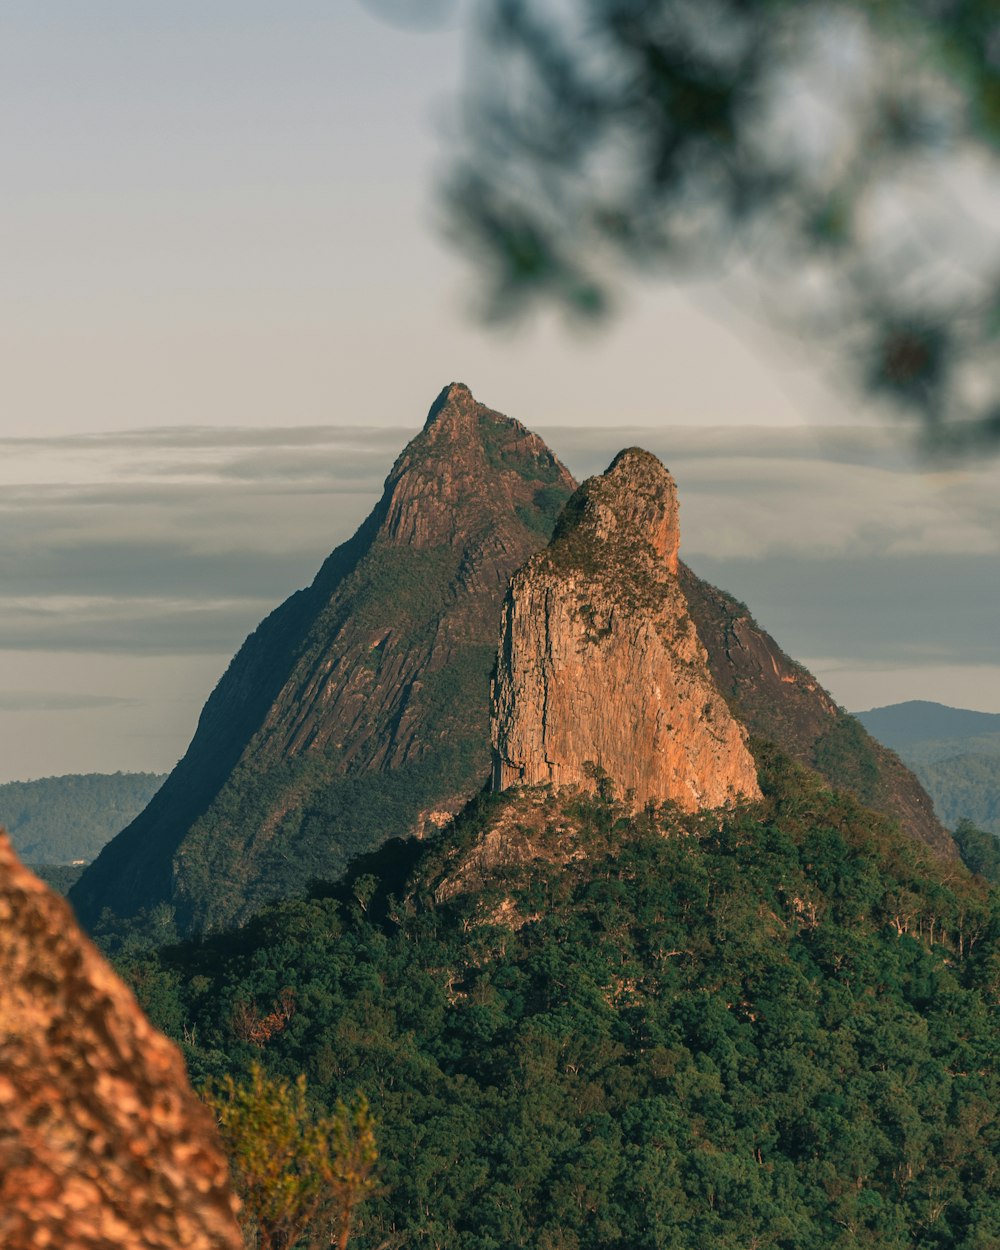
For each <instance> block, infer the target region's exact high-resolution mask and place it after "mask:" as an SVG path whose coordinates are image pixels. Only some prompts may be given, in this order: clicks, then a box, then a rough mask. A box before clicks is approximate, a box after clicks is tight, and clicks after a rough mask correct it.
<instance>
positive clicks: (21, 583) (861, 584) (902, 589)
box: [0, 426, 1000, 663]
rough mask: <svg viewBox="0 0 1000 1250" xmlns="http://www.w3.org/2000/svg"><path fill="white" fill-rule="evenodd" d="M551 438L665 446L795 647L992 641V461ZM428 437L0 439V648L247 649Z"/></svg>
mask: <svg viewBox="0 0 1000 1250" xmlns="http://www.w3.org/2000/svg"><path fill="white" fill-rule="evenodd" d="M544 434H545V437H546V438H547V441H548V442H549V444H550V446H552V448H553V449H554V450H555V451H556V453H557V454H558V455H559V456H560V457H561V458H562V459H563V460H564V461H565V463H567V465H568V466H569V467H570V468H571V469H572V471H573V472H574V473H576V475H577V476H578V477H581V478H582V477H584V476H587V475H589V474H590V473H593V472H600V471H602V470H603V469H604V468H605V467H606V466H607V465H608V463H609V462H610V461H611V459H612V458H613V457H614V455H615V454H616V453H617V452H618V451H619V450H620V449H621V448H622V447H623V446H628V445H631V444H638V445H641V446H645V447H647V448H648V449H649V450H651V451H653V452H655V453H656V454H657V455H659V456H660V457H661V459H663V461H664V463H666V464H667V465H668V467H669V468H670V469H671V471H672V472H673V474H674V476H675V478H676V479H677V481H678V484H679V488H680V492H681V523H682V534H683V541H682V553H683V555H684V557H685V558H686V559H688V560H689V561H690V562H691V563H692V564H693V565H694V567H695V568H696V569H698V570H705V572H706V575H707V576H708V577H709V579H710V580H712V581H715V582H717V583H718V584H721V585H723V586H724V587H726V588H727V589H730V590H732V591H733V592H734V593H736V594H737V595H738V596H739V597H740V598H743V599H745V600H746V601H747V602H748V603H750V605H751V607H752V608H753V609H754V610H755V611H757V612H758V613H759V614H760V616H761V618H762V623H764V624H765V625H767V626H768V627H769V628H771V629H772V632H774V633H775V635H776V636H777V637H778V639H779V641H781V642H782V644H783V645H784V646H786V648H787V649H789V650H790V651H792V653H793V654H794V653H796V652H800V653H803V654H813V655H815V654H840V652H841V651H843V650H844V649H845V648H846V649H847V650H848V651H850V652H851V654H853V655H854V656H855V657H856V658H857V660H858V662H859V663H867V662H869V661H871V662H884V663H888V662H889V661H890V659H891V657H892V656H893V655H894V654H901V653H902V652H903V651H904V650H906V649H907V648H909V650H908V651H907V654H909V655H910V656H911V657H912V658H913V662H914V663H920V662H927V663H930V662H932V661H934V660H935V657H936V659H937V660H941V659H942V658H947V657H951V658H954V660H955V662H956V663H969V662H971V660H972V658H973V657H979V658H981V659H983V660H984V662H987V661H988V662H993V659H994V658H995V656H996V649H995V646H994V643H993V641H992V639H993V635H994V634H995V633H996V631H995V629H994V628H993V627H992V625H991V622H995V621H996V620H997V619H998V616H1000V611H998V609H1000V601H998V599H997V596H996V595H995V594H994V593H993V592H992V591H991V590H989V587H992V586H997V585H1000V488H998V471H997V466H995V465H978V466H972V467H967V468H965V469H963V470H962V471H961V472H954V473H953V472H949V471H948V470H946V469H943V468H942V467H941V466H932V467H930V468H927V467H926V466H925V467H923V468H921V466H920V464H919V463H918V461H917V460H916V459H915V456H914V454H913V453H912V451H911V450H910V449H909V448H908V446H907V445H906V444H905V443H904V441H903V440H902V438H901V437H900V436H899V435H898V434H897V432H895V431H891V430H890V431H886V430H883V429H874V428H857V429H855V428H847V427H840V428H836V429H833V428H831V429H821V428H817V427H806V428H788V427H781V428H768V427H759V428H754V427H739V428H733V427H726V428H722V427H717V428H704V427H691V426H685V427H675V428H669V427H661V428H645V429H638V428H628V427H619V428H617V429H614V430H607V429H604V430H596V429H592V428H588V429H584V428H575V427H559V428H553V429H549V430H546V431H544ZM411 435H412V431H408V430H403V429H388V428H386V429H364V428H361V427H336V426H308V427H295V428H291V429H259V428H246V429H231V428H224V429H212V428H209V427H177V428H167V427H164V428H161V429H157V430H152V431H142V432H132V433H125V434H121V433H109V434H101V435H86V436H77V437H75V438H70V439H6V440H0V451H2V452H3V455H2V456H0V486H2V487H3V490H2V492H0V522H2V524H3V528H4V544H3V546H2V548H0V587H2V591H0V646H7V647H10V648H17V649H21V650H23V651H28V650H30V651H33V652H38V651H39V650H43V649H46V648H53V649H60V648H62V649H68V650H75V651H86V650H90V651H93V652H100V653H104V654H107V653H111V652H115V651H120V652H122V653H127V654H145V655H153V654H163V655H168V654H177V655H192V654H198V653H203V654H225V653H231V652H233V651H235V649H236V648H237V647H238V646H239V645H240V643H241V642H242V640H243V638H244V637H245V635H246V634H247V633H248V632H249V630H251V629H252V628H253V627H254V626H255V625H256V624H257V622H258V621H259V620H260V619H261V618H262V617H263V616H265V615H266V614H267V612H268V611H270V609H271V608H272V607H274V606H276V605H277V604H278V603H279V602H281V601H282V600H283V599H284V598H286V597H287V596H288V595H289V594H290V593H292V592H293V591H294V590H296V589H298V588H300V587H302V586H305V585H308V584H309V582H311V580H312V578H313V577H314V575H315V573H316V571H317V569H318V568H319V566H320V564H321V563H322V561H323V559H324V558H325V557H326V556H327V555H328V554H329V552H330V551H331V550H332V549H333V548H334V547H335V546H337V545H338V544H339V543H340V542H342V541H344V540H345V539H346V538H348V537H349V536H350V535H351V534H352V533H353V532H354V530H355V529H356V528H357V526H358V525H359V524H360V522H361V521H362V519H363V518H364V516H365V515H366V514H367V513H368V511H369V510H370V508H371V507H372V506H373V504H374V503H375V501H376V500H377V498H378V496H379V494H380V493H381V488H382V481H383V479H384V478H385V476H386V474H387V473H388V471H389V469H390V468H391V466H392V463H393V461H394V460H395V458H396V456H397V455H398V454H399V452H400V450H401V449H402V447H403V445H404V444H405V442H406V441H407V440H408V438H409V437H410V436H411ZM921 657H923V658H922V659H921Z"/></svg>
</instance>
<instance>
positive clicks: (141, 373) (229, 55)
mask: <svg viewBox="0 0 1000 1250" xmlns="http://www.w3.org/2000/svg"><path fill="white" fill-rule="evenodd" d="M387 3H388V0H381V4H382V6H383V7H384V5H385V4H387ZM462 21H463V19H462V9H461V6H459V7H458V8H456V17H455V19H454V21H453V22H451V23H450V24H448V23H446V24H445V25H444V26H443V27H442V28H439V29H434V30H431V31H422V32H414V31H412V30H403V29H399V28H397V27H394V26H393V25H391V24H389V23H387V22H386V21H384V20H380V18H379V16H378V13H377V12H376V11H375V5H374V0H370V3H369V4H367V5H364V4H362V3H360V0H335V2H331V0H325V2H324V3H320V2H318V0H317V2H315V3H314V2H311V0H305V2H303V0H286V2H285V3H283V4H281V5H280V6H279V5H277V4H275V3H264V2H262V0H239V3H235V2H233V3H230V2H227V0H213V3H211V4H207V5H206V4H205V3H204V2H203V0H199V2H197V3H194V2H189V0H172V3H171V4H170V5H146V4H142V5H137V4H135V3H134V0H93V2H92V3H89V4H88V5H86V6H83V5H79V4H78V3H75V0H65V2H60V0H32V2H31V3H25V2H22V0H0V145H2V148H3V151H4V153H5V160H4V171H3V174H2V178H3V184H4V185H3V198H4V214H3V224H2V226H0V247H2V256H3V268H4V282H3V284H2V288H0V413H2V422H0V444H2V455H0V485H2V492H0V524H2V526H3V536H4V541H3V543H2V544H0V565H2V569H3V577H2V579H0V725H2V734H0V745H2V752H0V781H3V780H10V779H27V778H31V777H37V776H46V775H53V774H58V773H64V772H78V771H91V770H96V771H115V770H117V769H122V770H134V769H151V770H157V771H160V770H165V769H168V768H169V767H171V766H172V764H173V763H174V762H175V761H176V760H177V758H178V757H179V756H180V755H181V754H182V753H183V750H184V749H185V746H186V744H187V741H188V740H189V739H190V736H191V733H192V732H193V729H194V725H195V722H196V719H197V714H198V711H199V709H200V707H201V705H202V703H203V702H204V700H205V698H206V697H207V694H208V693H209V691H210V690H211V688H212V686H213V685H214V683H215V682H216V681H217V680H218V678H219V676H220V675H221V673H222V672H223V670H224V669H225V666H226V664H227V663H228V660H229V658H230V657H231V655H232V654H233V653H234V652H235V650H236V649H237V648H238V646H239V644H240V643H241V641H242V640H243V638H244V636H245V635H246V634H247V633H248V632H249V631H250V630H251V629H252V628H253V627H254V626H255V624H256V623H257V622H258V621H259V620H260V619H261V617H262V616H264V615H265V614H266V613H267V612H268V611H269V610H270V609H271V608H272V607H273V606H275V605H276V604H277V603H278V602H280V600H281V599H282V598H284V597H285V596H286V595H287V594H289V593H291V592H292V591H293V590H295V589H297V588H298V587H300V586H302V585H304V584H306V583H308V582H309V581H310V580H311V578H312V576H313V574H314V573H315V571H316V569H317V568H318V566H319V564H320V562H321V561H322V559H323V558H324V556H325V555H326V554H327V553H328V552H329V551H330V550H331V549H332V547H333V546H335V545H336V544H337V543H338V542H340V541H342V540H343V539H345V538H346V537H348V536H349V535H350V533H351V532H353V530H354V529H355V528H356V527H357V525H358V524H359V523H360V522H361V520H362V519H363V517H364V515H365V514H366V512H367V511H368V509H369V508H370V507H371V505H372V504H373V502H374V501H375V499H376V498H377V496H378V493H379V491H380V488H381V482H382V480H383V478H384V477H385V475H386V473H387V472H388V469H389V467H390V465H391V463H392V461H393V459H394V458H395V456H396V454H397V453H398V452H399V450H400V449H401V447H402V446H403V445H404V443H405V442H406V441H407V440H408V438H410V437H412V435H413V434H414V433H415V432H416V431H417V430H418V429H419V427H420V425H421V424H422V423H423V420H424V417H425V415H426V411H427V408H428V407H429V405H430V403H431V401H432V400H433V399H434V397H435V395H436V394H437V392H438V391H439V390H440V389H441V387H442V386H443V385H445V384H446V383H448V382H450V381H453V380H459V381H464V382H466V383H467V384H468V385H469V386H470V387H471V388H472V390H473V392H474V393H475V394H476V396H477V397H478V398H479V399H481V400H482V401H484V402H485V403H488V404H489V405H490V406H492V407H494V408H498V409H500V410H501V411H504V412H507V413H508V414H509V415H511V416H514V417H517V418H518V419H519V420H521V421H523V422H524V423H525V424H527V425H528V426H530V427H531V428H533V429H536V430H537V431H538V432H539V433H541V434H542V435H543V437H545V438H546V439H547V441H548V442H549V444H550V446H552V448H553V450H554V451H555V452H556V453H557V454H558V455H559V456H560V457H561V458H562V459H563V460H564V461H565V462H566V463H567V464H568V466H569V467H570V468H571V469H572V470H573V472H574V473H575V474H576V475H577V476H578V477H582V476H585V475H587V474H589V473H592V472H597V471H600V470H601V469H603V468H604V467H606V465H607V463H608V462H609V461H610V460H611V458H612V457H613V455H614V453H615V452H616V451H617V450H619V448H620V447H621V446H624V445H628V444H631V443H638V444H641V445H643V446H646V447H648V448H649V449H650V450H652V451H654V452H656V453H657V454H658V455H660V456H661V458H662V459H663V460H664V462H665V463H666V464H667V465H668V467H670V469H671V471H672V472H673V473H674V475H675V477H676V478H677V481H678V484H679V487H680V492H681V507H682V528H683V542H682V552H683V554H684V555H685V557H686V558H687V559H688V560H689V562H690V563H691V564H692V565H693V566H694V568H695V569H696V571H698V572H699V573H701V574H702V575H703V576H706V577H708V578H709V580H711V581H713V582H716V583H717V584H719V585H722V586H724V587H725V588H726V589H728V590H730V591H732V592H733V593H734V594H736V595H737V596H738V597H739V598H741V599H743V600H745V601H746V602H747V603H748V605H749V606H750V607H751V609H752V610H753V611H754V613H755V615H756V616H757V617H758V619H759V620H760V621H761V623H762V624H763V625H764V626H765V627H766V628H768V629H770V630H771V631H772V632H773V633H774V634H775V636H776V637H777V639H778V641H779V642H780V643H781V644H782V645H783V646H784V647H785V649H786V650H788V651H790V652H791V653H792V654H793V655H794V656H795V657H796V658H798V659H800V660H802V661H803V662H804V663H806V664H807V665H809V666H810V667H811V668H812V669H813V671H814V672H815V673H816V674H817V675H818V676H819V677H820V678H821V680H822V681H823V682H824V683H825V684H826V685H827V687H828V688H829V689H830V690H831V692H832V693H833V694H834V696H835V698H837V699H838V701H839V702H841V703H842V704H844V705H845V706H847V707H849V708H852V709H862V708H866V707H870V706H875V705H879V704H884V703H890V702H896V701H900V700H903V699H907V698H927V699H934V700H937V701H940V702H946V703H951V704H953V705H956V706H965V707H975V708H981V709H982V710H986V711H1000V630H997V628H996V624H997V619H998V610H1000V502H998V501H1000V489H998V487H1000V472H998V465H997V463H996V462H995V461H988V460H987V461H978V462H976V463H975V464H968V465H966V466H964V467H962V468H957V467H944V466H941V465H926V464H924V463H923V462H921V460H920V458H919V456H918V454H917V453H916V452H915V451H914V450H913V449H912V448H911V447H910V444H909V441H908V436H907V433H906V431H905V429H904V428H902V427H896V426H887V425H886V422H885V419H884V414H880V413H877V412H874V411H873V410H872V409H871V407H870V405H869V404H868V403H867V402H866V401H865V400H864V398H863V397H861V396H859V395H858V393H857V392H856V391H855V390H854V389H853V388H852V386H851V384H850V382H849V381H848V380H845V379H844V378H843V377H842V376H841V374H840V373H839V372H838V369H837V364H836V362H835V361H833V360H831V359H830V358H829V357H828V356H824V355H822V354H820V353H819V352H815V351H810V350H808V349H806V348H803V346H802V345H800V344H793V343H792V342H791V341H790V340H788V339H787V338H785V337H783V335H782V332H781V331H779V330H777V329H774V328H772V327H770V326H769V325H768V324H767V322H766V321H765V320H763V319H762V318H760V317H758V316H757V315H756V314H755V305H754V299H753V296H752V295H750V296H748V295H747V292H746V289H745V288H744V287H741V286H740V287H738V286H735V285H734V284H732V283H729V284H726V283H723V284H719V283H717V282H715V281H709V280H705V281H702V282H700V283H697V284H692V283H687V284H686V285H684V286H681V287H677V286H670V285H668V284H666V283H663V282H653V281H652V280H650V281H649V282H647V283H646V284H644V285H642V286H641V287H640V288H639V289H636V290H633V292H632V293H631V295H630V297H629V298H628V300H627V301H626V303H625V306H624V308H623V311H622V314H621V316H620V317H619V318H618V319H617V320H616V321H615V322H614V323H612V325H611V326H610V327H609V328H608V329H606V330H604V331H602V332H600V333H596V332H590V333H588V334H586V335H581V334H580V333H579V332H578V331H577V332H574V331H570V330H568V329H567V328H566V327H564V326H562V325H561V324H560V323H559V322H558V321H557V320H556V319H555V318H554V317H547V316H543V317H542V318H540V319H538V320H536V321H534V322H532V323H530V324H528V325H526V326H523V327H521V328H519V329H518V330H517V331H516V332H515V331H506V330H505V331H497V330H496V329H487V328H485V327H483V326H482V325H481V324H480V323H479V322H478V321H477V320H476V318H475V317H474V316H473V314H472V309H473V307H474V305H475V303H476V296H477V278H476V274H475V272H474V270H473V269H472V268H471V267H470V266H469V265H468V264H467V263H466V262H465V261H464V260H463V258H461V257H459V256H458V255H456V254H455V253H454V252H453V250H452V249H451V248H450V247H449V244H448V241H447V239H446V238H445V237H444V235H443V232H442V230H441V220H440V218H441V214H440V210H439V209H438V207H437V204H436V200H435V179H436V178H437V177H439V176H440V174H441V173H442V172H443V170H444V169H445V168H446V164H447V158H448V153H449V150H450V145H451V143H452V140H453V136H454V133H455V127H456V123H455V118H454V95H455V92H456V90H457V88H458V87H459V85H460V83H461V79H462V64H463V57H462V47H463V27H462Z"/></svg>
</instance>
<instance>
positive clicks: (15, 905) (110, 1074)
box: [0, 832, 243, 1250]
mask: <svg viewBox="0 0 1000 1250" xmlns="http://www.w3.org/2000/svg"><path fill="white" fill-rule="evenodd" d="M234 1212H235V1200H234V1198H233V1197H232V1194H231V1192H230V1189H229V1178H228V1170H227V1166H226V1163H225V1160H224V1158H223V1155H222V1151H221V1150H220V1148H219V1144H218V1141H217V1139H216V1133H215V1126H214V1124H213V1122H212V1118H211V1116H210V1114H209V1112H208V1110H207V1109H206V1108H205V1107H203V1106H202V1105H201V1103H200V1102H199V1101H198V1099H197V1098H196V1097H195V1095H194V1094H193V1093H192V1091H191V1088H190V1086H189V1085H188V1082H187V1077H186V1075H185V1072H184V1065H183V1063H182V1061H181V1057H180V1055H179V1053H178V1052H177V1050H176V1048H175V1047H174V1046H173V1045H172V1044H171V1043H170V1042H168V1041H167V1039H166V1038H165V1037H163V1036H161V1035H160V1034H159V1033H157V1031H156V1030H155V1029H154V1028H153V1026H152V1025H151V1024H150V1023H149V1021H148V1020H147V1019H146V1018H145V1016H144V1015H143V1014H142V1012H141V1011H140V1010H139V1007H138V1006H137V1004H136V1002H135V999H134V998H133V997H132V995H131V993H130V992H129V991H128V990H127V989H126V988H125V986H124V985H123V984H122V982H121V981H120V980H119V979H118V977H117V976H116V975H115V973H114V972H113V971H112V970H111V968H110V967H108V965H107V964H106V963H105V962H104V960H103V959H102V958H101V956H100V955H99V954H98V953H97V951H96V950H95V949H94V947H93V946H92V945H91V944H90V942H89V941H87V939H86V938H85V937H83V935H82V934H81V933H80V931H79V929H78V928H77V925H76V923H75V921H74V920H73V917H72V914H71V912H70V909H69V907H68V906H67V905H66V904H65V903H64V902H63V901H62V899H59V898H57V897H56V896H55V895H54V894H52V893H51V892H50V891H49V890H48V888H47V887H46V886H44V885H43V884H42V882H41V881H39V880H38V879H37V877H35V876H34V875H33V874H32V873H30V872H29V871H28V870H27V869H26V868H24V867H23V866H22V865H21V864H20V863H19V862H18V860H17V858H16V856H15V855H14V852H13V851H12V850H11V847H10V843H9V842H8V841H7V837H6V835H5V834H3V833H2V832H0V1245H2V1246H3V1247H4V1250H29V1247H30V1248H31V1250H36V1248H38V1247H42V1246H51V1247H53V1248H55V1247H58V1250H111V1248H113V1247H122V1248H123V1250H124V1248H127V1250H179V1248H180V1247H184V1250H237V1248H238V1247H240V1246H242V1244H243V1243H242V1239H241V1237H240V1234H239V1230H238V1228H237V1225H236V1220H235V1218H234Z"/></svg>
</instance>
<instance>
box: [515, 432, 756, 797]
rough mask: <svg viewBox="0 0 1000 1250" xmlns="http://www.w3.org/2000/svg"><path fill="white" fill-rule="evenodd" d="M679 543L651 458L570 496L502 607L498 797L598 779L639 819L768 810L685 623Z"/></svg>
mask: <svg viewBox="0 0 1000 1250" xmlns="http://www.w3.org/2000/svg"><path fill="white" fill-rule="evenodd" d="M678 544H679V530H678V524H677V493H676V488H675V486H674V482H673V479H672V478H671V476H670V474H669V473H668V472H667V471H666V469H665V468H664V467H663V466H662V465H661V464H660V462H659V461H658V460H657V459H656V457H655V456H652V455H650V454H649V453H648V452H645V451H640V450H638V449H635V448H633V449H630V450H628V451H624V452H621V453H620V454H619V455H618V456H617V457H616V459H615V461H614V463H613V464H612V465H611V467H610V468H609V469H608V471H607V472H606V473H605V474H604V475H603V476H601V477H595V478H591V479H590V480H589V481H588V482H585V483H584V485H583V486H582V487H580V489H579V490H578V491H577V492H576V494H575V495H574V496H573V497H572V499H571V500H570V501H569V503H568V504H567V505H566V508H565V510H564V512H563V514H562V516H561V517H560V520H559V522H558V524H557V527H556V532H555V534H554V535H553V539H552V542H551V544H550V545H549V546H548V547H547V548H546V549H545V550H544V551H542V552H539V553H538V554H537V555H535V556H533V557H532V558H531V559H530V560H529V561H528V563H527V564H526V565H525V567H524V568H523V569H522V570H521V571H520V572H519V573H518V574H517V575H516V576H515V577H514V579H513V581H512V583H511V588H510V591H509V593H508V596H507V600H506V602H505V605H504V610H503V622H502V626H501V642H500V651H499V656H498V661H497V676H496V679H495V682H494V690H493V716H492V742H493V761H494V764H493V786H494V789H497V790H506V789H507V788H509V787H510V786H513V785H540V784H544V783H550V784H552V785H553V786H555V787H562V786H570V785H572V786H583V787H587V788H593V787H594V786H595V784H596V782H595V770H602V771H603V772H604V773H605V774H607V776H608V777H609V778H610V779H611V780H612V782H613V783H614V784H615V786H616V788H617V790H618V792H619V793H620V794H623V795H625V796H628V797H630V798H631V801H632V802H633V803H634V805H635V806H636V807H641V806H643V805H644V804H645V803H646V802H647V801H650V800H652V801H663V800H667V799H669V800H672V801H673V802H675V803H677V804H678V805H679V806H680V807H681V808H683V809H684V810H686V811H697V810H700V809H702V808H710V807H719V806H722V805H724V804H726V803H730V802H732V801H734V800H736V799H740V798H750V799H753V798H759V797H760V790H759V787H758V784H757V772H756V768H755V766H754V762H753V759H752V757H751V755H750V752H749V750H748V748H747V742H746V731H745V730H744V728H743V727H742V725H740V724H739V723H738V722H737V721H736V720H735V719H734V718H733V716H732V714H731V713H730V711H729V709H728V707H727V706H726V703H725V702H724V700H723V699H722V697H721V695H720V694H719V692H718V690H717V689H716V686H715V684H714V682H713V680H712V676H711V673H710V672H709V668H708V657H707V655H706V652H705V648H704V646H703V645H702V643H701V641H700V640H699V638H698V635H697V633H696V631H695V627H694V625H693V624H692V622H691V619H690V617H689V615H688V610H687V602H686V600H685V598H684V594H683V592H682V590H681V588H680V584H679V582H678V579H677V570H678V562H677V549H678Z"/></svg>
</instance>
